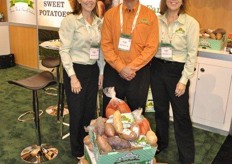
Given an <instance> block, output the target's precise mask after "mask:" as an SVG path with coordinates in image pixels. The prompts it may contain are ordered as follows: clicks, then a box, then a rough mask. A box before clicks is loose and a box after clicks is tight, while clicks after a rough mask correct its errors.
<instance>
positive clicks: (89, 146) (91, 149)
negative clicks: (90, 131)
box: [87, 142, 93, 152]
mask: <svg viewBox="0 0 232 164" xmlns="http://www.w3.org/2000/svg"><path fill="white" fill-rule="evenodd" d="M87 146H88V148H89V150H90V151H91V152H93V143H92V142H90V144H88V145H87Z"/></svg>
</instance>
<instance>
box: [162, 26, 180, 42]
mask: <svg viewBox="0 0 232 164" xmlns="http://www.w3.org/2000/svg"><path fill="white" fill-rule="evenodd" d="M177 26H178V25H177V23H175V25H174V27H173V29H172V34H171V35H170V34H169V30H168V31H167V35H168V38H169V41H170V44H171V43H172V39H173V36H174V34H175V32H176V29H177ZM163 28H164V26H162V33H161V42H163V40H164V35H165V30H164V29H163ZM167 28H168V27H167Z"/></svg>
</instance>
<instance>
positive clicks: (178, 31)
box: [176, 27, 185, 34]
mask: <svg viewBox="0 0 232 164" xmlns="http://www.w3.org/2000/svg"><path fill="white" fill-rule="evenodd" d="M176 33H177V34H184V33H185V30H184V29H183V28H181V27H180V28H178V29H177V30H176Z"/></svg>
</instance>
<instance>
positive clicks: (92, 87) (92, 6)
mask: <svg viewBox="0 0 232 164" xmlns="http://www.w3.org/2000/svg"><path fill="white" fill-rule="evenodd" d="M72 4H73V5H72V7H73V13H72V14H70V15H68V16H67V17H65V18H64V19H63V20H62V22H61V26H60V29H59V36H60V40H61V43H62V44H61V48H60V56H61V61H62V64H63V67H64V71H63V72H64V74H63V78H64V88H65V93H66V97H67V105H68V109H69V116H70V121H69V122H70V144H71V151H72V155H73V156H74V157H76V158H77V160H78V161H79V160H80V158H81V157H82V156H83V155H84V143H83V139H84V137H85V136H86V135H87V133H86V132H85V130H84V126H88V125H89V124H90V121H91V120H92V119H94V118H95V117H96V108H97V107H96V104H97V103H96V102H97V92H98V87H101V86H102V81H103V75H102V74H103V66H104V65H103V57H102V55H101V53H100V46H99V42H100V28H101V24H102V22H101V19H100V18H98V17H97V16H96V9H97V5H96V4H97V0H78V1H73V3H72ZM99 68H100V69H99ZM99 72H100V73H99Z"/></svg>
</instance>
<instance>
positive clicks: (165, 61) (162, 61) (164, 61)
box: [154, 57, 184, 64]
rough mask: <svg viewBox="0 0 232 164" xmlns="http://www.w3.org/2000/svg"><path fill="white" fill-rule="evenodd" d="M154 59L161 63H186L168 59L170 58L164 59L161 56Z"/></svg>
mask: <svg viewBox="0 0 232 164" xmlns="http://www.w3.org/2000/svg"><path fill="white" fill-rule="evenodd" d="M154 61H158V62H160V63H164V64H184V63H180V62H176V61H168V60H163V59H160V58H156V57H155V58H154Z"/></svg>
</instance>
